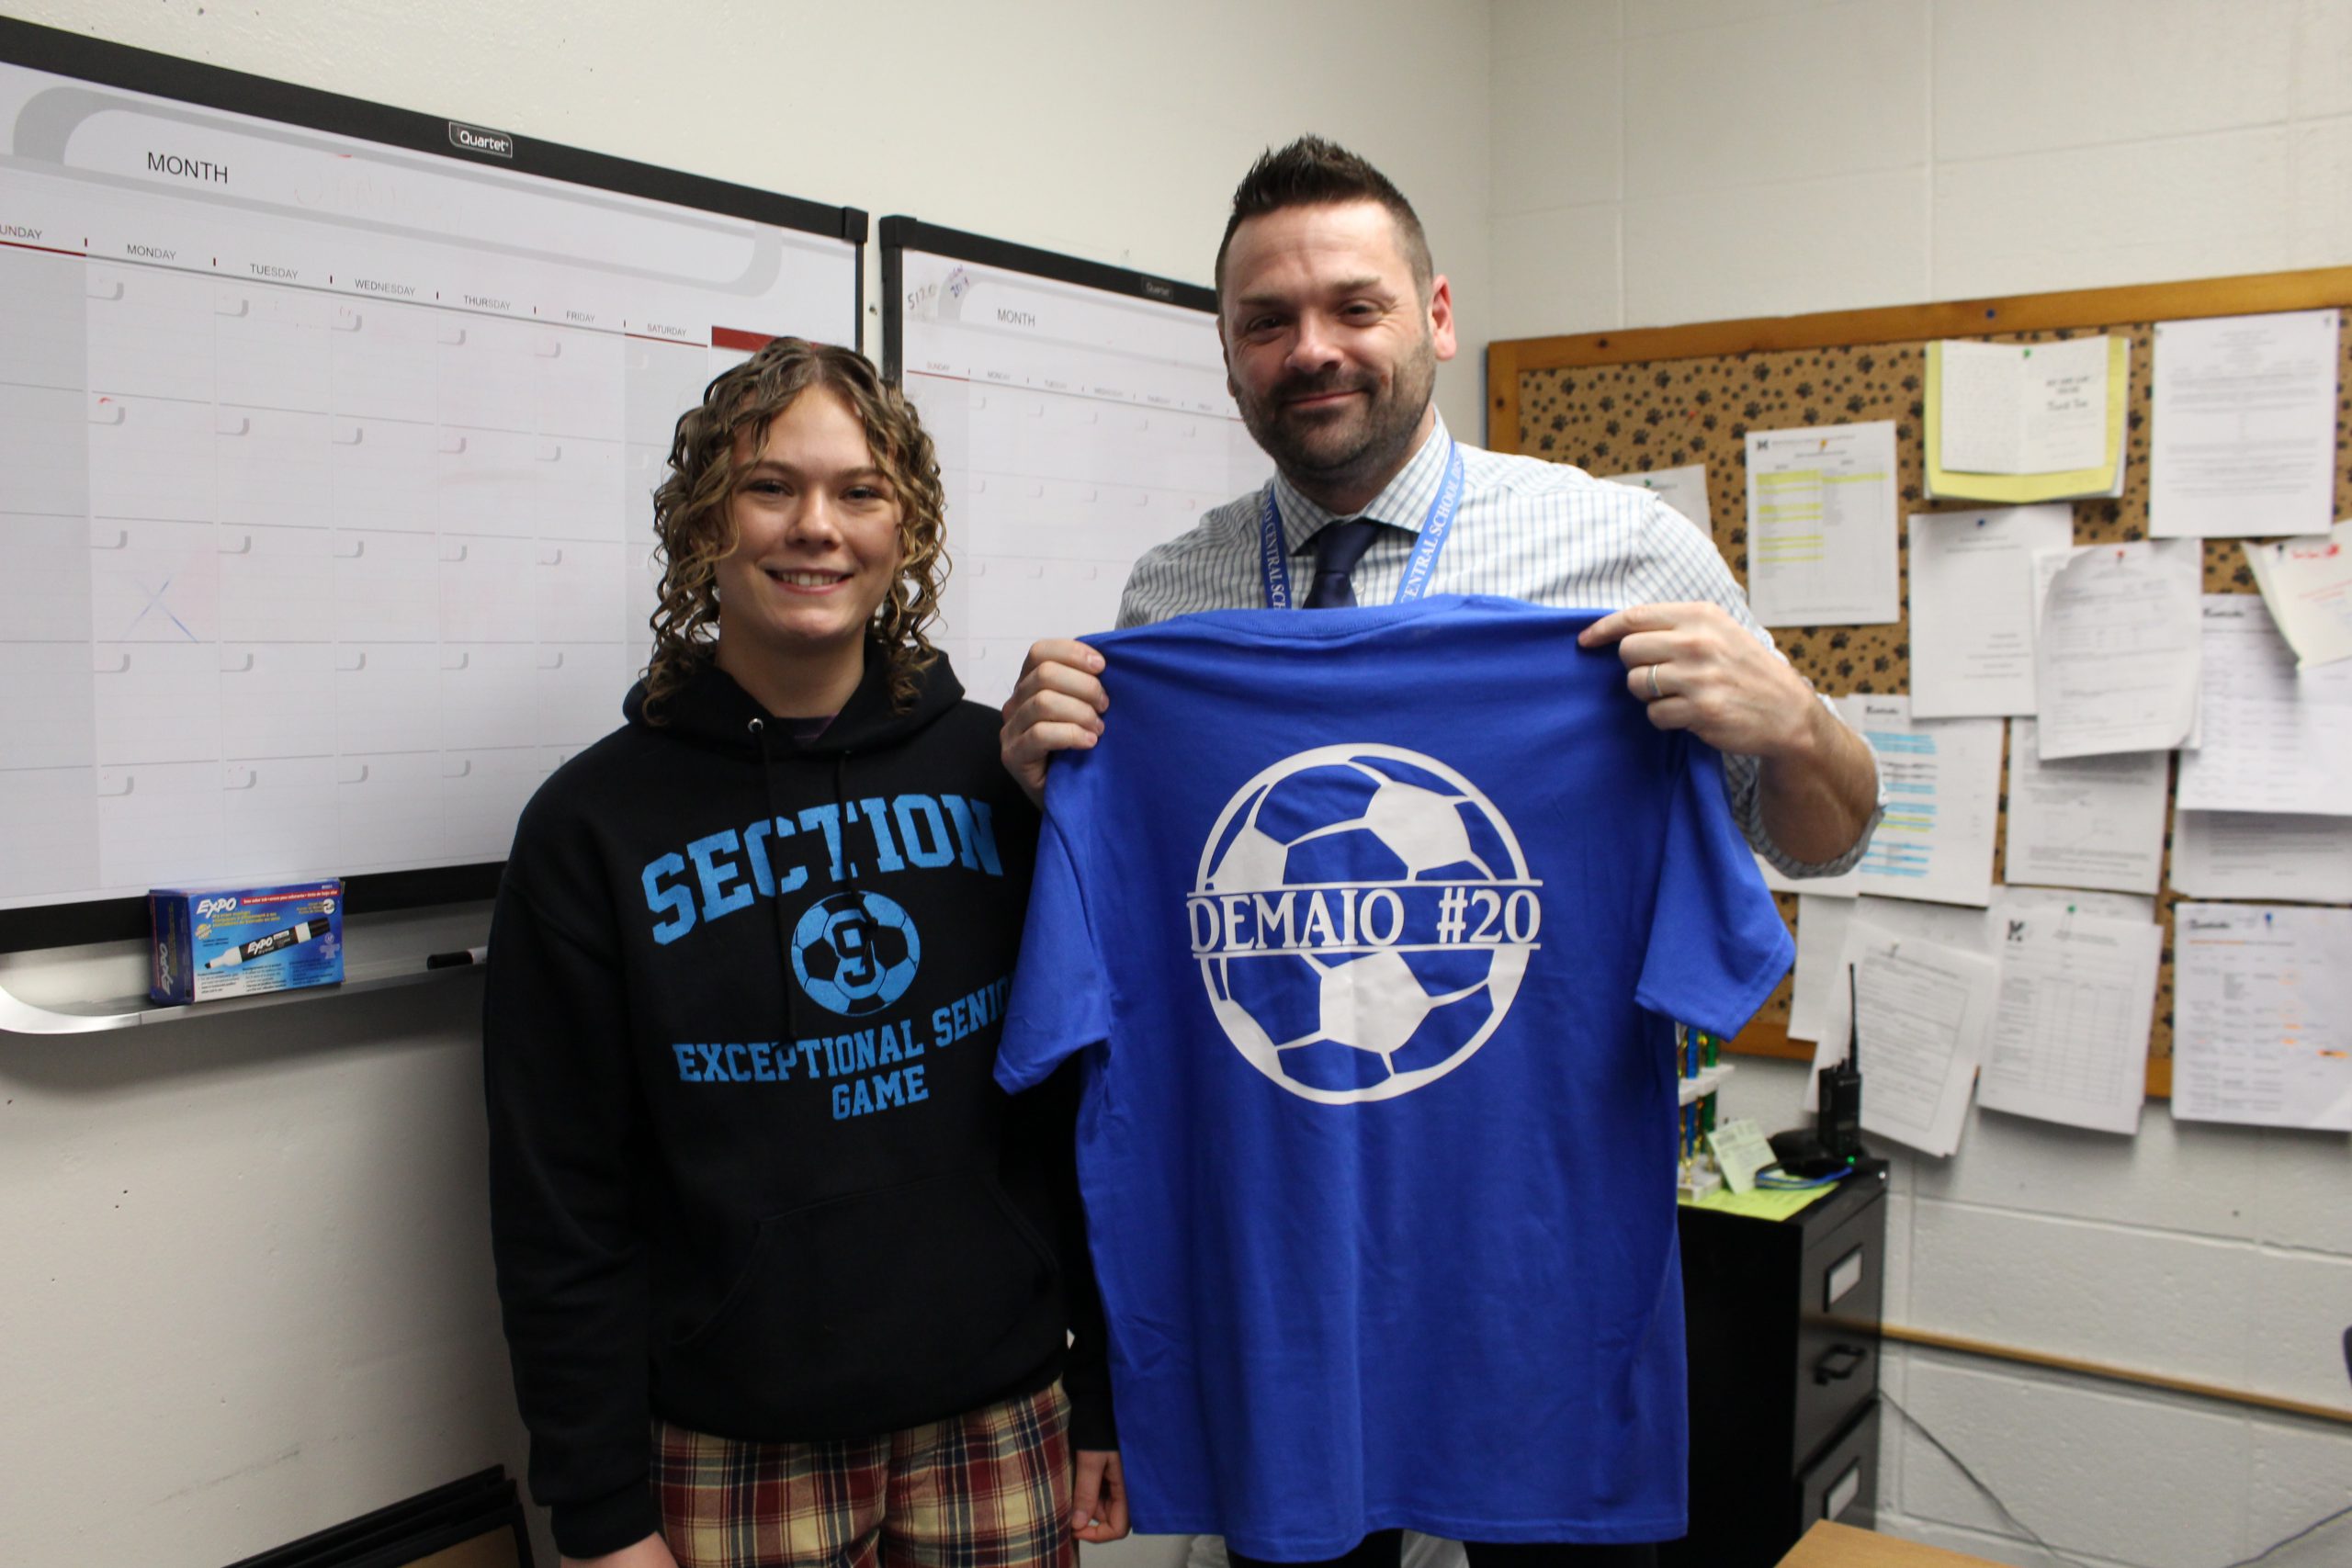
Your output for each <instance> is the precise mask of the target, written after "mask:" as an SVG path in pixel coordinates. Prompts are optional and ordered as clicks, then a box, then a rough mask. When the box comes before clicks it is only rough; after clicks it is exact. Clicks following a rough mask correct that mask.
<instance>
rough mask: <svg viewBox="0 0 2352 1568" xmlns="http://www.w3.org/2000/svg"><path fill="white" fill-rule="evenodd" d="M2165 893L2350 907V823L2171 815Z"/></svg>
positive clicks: (2238, 814) (2250, 814)
mask: <svg viewBox="0 0 2352 1568" xmlns="http://www.w3.org/2000/svg"><path fill="white" fill-rule="evenodd" d="M2172 886H2173V891H2174V892H2176V893H2185V894H2188V896H2189V897H2192V898H2260V899H2271V898H2283V899H2286V900H2288V901H2290V902H2292V903H2302V904H2352V817H2282V816H2275V815H2272V814H2270V813H2267V812H2259V811H2176V812H2174V813H2173V818H2172Z"/></svg>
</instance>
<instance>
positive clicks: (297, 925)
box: [204, 920, 320, 969]
mask: <svg viewBox="0 0 2352 1568" xmlns="http://www.w3.org/2000/svg"><path fill="white" fill-rule="evenodd" d="M319 929H320V928H317V927H314V926H312V925H311V922H310V921H308V920H297V921H295V922H294V923H293V924H292V925H290V926H287V927H284V928H283V929H281V930H278V931H272V932H270V933H269V934H268V935H267V936H257V937H255V938H254V940H253V941H251V942H244V943H242V944H240V945H239V946H236V947H232V948H231V949H230V950H229V951H228V952H226V953H221V954H220V955H219V956H217V957H214V958H208V959H206V960H205V961H204V966H205V967H206V968H207V969H234V968H235V967H236V966H237V965H238V964H245V963H250V962H251V961H253V960H254V959H256V958H259V957H262V956H263V955H264V954H266V953H276V952H277V950H278V949H279V948H281V947H292V946H294V945H295V944H296V943H297V942H308V941H310V940H311V938H312V937H313V936H315V935H317V934H318V931H319Z"/></svg>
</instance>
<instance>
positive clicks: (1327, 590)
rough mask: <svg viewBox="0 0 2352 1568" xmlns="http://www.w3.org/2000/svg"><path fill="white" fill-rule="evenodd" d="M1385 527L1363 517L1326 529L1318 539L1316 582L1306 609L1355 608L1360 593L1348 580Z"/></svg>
mask: <svg viewBox="0 0 2352 1568" xmlns="http://www.w3.org/2000/svg"><path fill="white" fill-rule="evenodd" d="M1384 526H1385V525H1383V524H1379V523H1374V522H1371V521H1370V520H1368V519H1365V518H1362V517H1357V518H1352V519H1350V520H1349V521H1347V522H1345V523H1326V524H1325V525H1323V527H1322V529H1321V530H1320V531H1319V532H1318V533H1317V534H1316V536H1315V581H1314V582H1313V583H1312V584H1310V585H1309V586H1308V588H1307V590H1306V605H1305V608H1306V609H1309V610H1344V609H1347V608H1349V607H1351V606H1352V605H1353V604H1355V602H1356V591H1355V588H1354V586H1353V585H1352V584H1351V583H1350V582H1349V581H1348V576H1349V574H1350V573H1351V572H1352V571H1354V570H1355V569H1356V562H1358V561H1360V560H1362V559H1363V553H1364V551H1366V550H1368V549H1370V548H1371V547H1372V538H1373V536H1374V535H1375V534H1377V533H1379V532H1380V530H1381V529H1382V528H1383V527H1384Z"/></svg>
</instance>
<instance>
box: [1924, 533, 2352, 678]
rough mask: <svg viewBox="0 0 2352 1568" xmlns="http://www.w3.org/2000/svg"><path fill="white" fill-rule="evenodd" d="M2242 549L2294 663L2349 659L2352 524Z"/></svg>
mask: <svg viewBox="0 0 2352 1568" xmlns="http://www.w3.org/2000/svg"><path fill="white" fill-rule="evenodd" d="M2245 561H2246V565H2247V566H2249V567H2251V568H2252V569H2253V570H2254V585H2255V586H2256V588H2259V589H2261V590H2262V602H2263V603H2264V604H2267V605H2269V606H2270V618H2271V619H2272V620H2274V621H2276V622H2278V632H2279V635H2280V636H2282V637H2285V638H2286V639H2287V645H2288V646H2289V647H2290V648H2292V649H2294V650H2295V658H2296V660H2298V661H2299V662H2300V663H2301V664H2303V665H2304V666H2305V667H2309V666H2311V665H2313V664H2333V663H2335V661H2336V660H2339V659H2352V523H2338V524H2337V525H2335V527H2333V528H2330V529H2329V530H2328V531H2327V533H2326V535H2325V536H2323V537H2320V538H2316V539H2281V540H2279V541H2278V543H2277V544H2271V545H2255V544H2249V545H2247V546H2245ZM1913 614H1914V615H1915V616H1916V615H1917V611H1916V610H1915V611H1914V612H1913Z"/></svg>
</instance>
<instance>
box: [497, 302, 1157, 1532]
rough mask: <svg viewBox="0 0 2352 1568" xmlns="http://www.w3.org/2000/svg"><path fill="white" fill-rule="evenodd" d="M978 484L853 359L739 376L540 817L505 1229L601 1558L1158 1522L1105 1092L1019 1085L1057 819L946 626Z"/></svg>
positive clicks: (545, 1444)
mask: <svg viewBox="0 0 2352 1568" xmlns="http://www.w3.org/2000/svg"><path fill="white" fill-rule="evenodd" d="M942 509H943V502H942V492H941V488H940V482H939V470H938V464H937V461H936V459H935V458H934V457H933V451H932V445H931V441H930V439H929V437H928V436H926V435H925V434H923V431H922V426H921V425H920V423H917V421H916V418H915V414H914V411H913V410H912V408H911V407H910V405H909V404H908V403H907V402H906V401H905V400H904V399H902V398H901V397H900V396H899V393H898V392H897V391H896V390H895V389H892V388H889V387H888V386H886V385H884V384H883V383H882V382H881V380H880V379H879V378H877V377H876V375H875V373H874V370H873V367H871V366H869V365H868V364H866V362H865V360H863V359H861V358H860V357H858V356H857V355H855V354H853V353H851V352H849V351H848V350H846V349H841V348H832V347H826V346H822V345H818V344H808V343H804V342H801V341H799V340H797V339H791V338H786V339H779V340H777V341H775V342H774V343H772V344H768V345H767V346H766V347H765V348H763V349H762V350H761V351H760V352H759V353H758V354H757V355H754V356H753V357H752V359H751V360H750V361H749V362H748V363H746V364H744V365H741V366H739V367H736V368H734V369H731V370H729V371H727V372H726V373H725V374H723V375H721V376H719V377H718V378H717V379H716V380H714V381H712V382H711V384H710V387H709V389H708V391H707V394H706V395H705V397H704V399H703V401H702V403H701V405H700V406H699V407H697V408H695V409H692V410H690V411H688V412H686V414H685V415H684V417H683V418H681V419H680V420H679V422H678V427H677V435H676V439H675V442H674V443H673V446H672V449H671V454H670V473H669V476H668V478H667V479H666V480H665V482H664V483H663V484H662V487H661V489H660V491H658V493H657V494H656V496H655V498H654V515H655V521H656V526H657V528H658V530H659V533H660V536H661V545H662V552H663V556H664V570H663V574H662V588H661V603H660V606H659V608H658V609H657V610H656V611H655V614H654V616H653V630H654V638H655V646H654V650H653V655H652V660H651V662H650V668H649V669H648V671H647V673H646V677H645V679H644V680H643V681H642V682H639V685H638V686H637V688H636V689H635V690H634V691H632V692H631V693H630V694H629V696H628V703H627V704H626V705H625V708H624V713H625V716H626V717H627V720H628V722H627V723H626V725H625V726H624V727H623V728H621V729H619V730H618V731H616V732H615V733H614V734H612V735H610V736H607V737H606V738H605V739H603V740H601V741H599V742H597V743H596V744H595V745H594V746H592V747H590V748H589V749H588V750H585V751H583V752H582V753H581V754H580V755H579V756H577V757H575V758H573V759H572V760H571V761H568V762H566V763H565V764H564V765H563V766H562V767H560V768H559V769H558V770H557V771H556V772H555V773H554V774H553V775H552V776H551V777H550V778H549V779H548V781H547V783H546V784H544V785H543V786H542V787H541V788H540V790H539V792H538V793H537V795H535V796H534V797H533V798H532V801H531V803H530V805H529V807H527V808H526V810H525V812H524V814H523V818H522V821H521V824H520V826H519V828H518V829H517V831H516V835H515V848H514V852H513V856H512V858H511V859H510V860H509V861H508V863H507V866H506V873H505V877H504V881H503V885H502V887H501V890H500V894H499V899H498V911H497V916H496V919H495V923H494V924H493V926H492V936H491V945H492V950H493V953H494V955H495V956H494V959H493V961H492V964H491V965H490V973H489V981H488V986H489V988H488V997H487V1001H486V1004H485V1013H484V1021H483V1043H484V1055H485V1063H486V1080H487V1089H488V1096H489V1105H490V1126H491V1179H492V1182H491V1217H492V1235H493V1245H494V1247H495V1251H496V1256H497V1263H498V1286H499V1294H500V1297H501V1300H502V1303H503V1309H504V1316H505V1326H506V1335H507V1342H508V1346H509V1348H510V1350H511V1352H512V1356H513V1361H514V1368H515V1389H516V1393H517V1396H518V1399H519V1402H520V1404H521V1407H522V1411H523V1416H524V1420H525V1423H526V1426H527V1427H529V1429H530V1434H531V1485H532V1490H533V1492H534V1494H535V1495H537V1498H538V1500H539V1501H540V1502H541V1503H542V1504H544V1505H546V1506H548V1508H550V1509H551V1510H552V1513H553V1520H554V1527H555V1537H556V1543H557V1546H558V1547H559V1549H560V1551H561V1552H562V1553H563V1555H564V1561H565V1562H567V1563H573V1562H580V1563H593V1564H595V1565H597V1568H607V1565H610V1568H673V1564H676V1565H684V1568H769V1565H781V1564H786V1563H816V1562H827V1563H847V1564H856V1565H858V1568H867V1565H871V1564H875V1563H877V1562H878V1563H881V1564H886V1565H887V1564H899V1563H906V1564H914V1563H919V1562H920V1563H941V1562H952V1563H955V1564H956V1565H957V1568H1026V1565H1029V1564H1038V1565H1043V1568H1070V1565H1071V1564H1073V1563H1074V1562H1075V1560H1076V1546H1075V1541H1076V1540H1115V1539H1117V1537H1118V1536H1120V1535H1123V1534H1125V1528H1126V1527H1125V1500H1124V1495H1123V1490H1122V1488H1121V1485H1120V1479H1119V1471H1118V1460H1117V1455H1116V1454H1115V1452H1114V1451H1112V1450H1113V1448H1114V1441H1113V1438H1112V1432H1111V1425H1110V1411H1109V1401H1108V1396H1107V1379H1106V1377H1105V1376H1104V1373H1103V1363H1102V1352H1101V1345H1102V1335H1101V1333H1100V1331H1099V1327H1098V1326H1096V1325H1097V1324H1098V1323H1099V1319H1098V1318H1097V1317H1096V1316H1095V1314H1096V1312H1097V1311H1098V1310H1099V1309H1097V1308H1095V1307H1094V1306H1093V1286H1092V1280H1091V1273H1090V1271H1089V1270H1088V1269H1087V1268H1086V1266H1085V1250H1084V1245H1083V1240H1082V1233H1081V1229H1080V1224H1079V1221H1078V1216H1077V1209H1076V1201H1075V1196H1074V1189H1073V1186H1072V1179H1071V1176H1070V1173H1069V1157H1070V1156H1069V1149H1070V1138H1071V1134H1070V1116H1071V1114H1072V1104H1073V1100H1072V1097H1070V1096H1069V1095H1068V1094H1066V1093H1059V1092H1057V1091H1056V1086H1048V1088H1047V1089H1043V1090H1040V1091H1038V1092H1036V1093H1033V1094H1030V1095H1025V1096H1023V1097H1021V1098H1020V1099H1019V1100H1011V1099H1008V1098H1007V1097H1006V1096H1005V1095H1004V1094H1003V1093H1001V1091H1000V1090H999V1089H997V1088H996V1087H995V1085H994V1083H993V1082H992V1081H991V1078H990V1068H991V1067H992V1066H993V1064H994V1058H995V1055H996V1044H997V1034H998V1027H999V1019H1000V1017H1001V1011H1002V1005H1003V999H1004V995H1005V989H1006V985H1007V981H1008V977H1009V976H1010V975H1011V973H1012V961H1013V953H1014V947H1015V945H1016V943H1017V942H1018V940H1019V933H1020V931H1021V923H1022V916H1023V908H1024V905H1025V902H1026V898H1027V894H1028V881H1029V872H1030V866H1031V863H1032V860H1033V858H1034V853H1035V839H1036V818H1035V811H1034V810H1033V809H1032V807H1030V805H1029V803H1028V801H1027V800H1026V799H1025V798H1024V797H1023V795H1022V793H1021V790H1020V788H1019V787H1018V786H1017V785H1016V784H1014V783H1013V782H1012V779H1011V778H1010V777H1008V776H1007V775H1006V773H1004V771H1003V769H1002V767H1001V765H1000V763H999V761H998V755H997V716H996V715H995V714H994V713H992V712H991V711H990V710H989V709H986V708H983V707H981V706H979V705H977V704H973V703H967V702H965V701H963V700H962V699H963V688H962V687H961V686H960V685H958V684H957V682H956V677H955V675H954V673H953V672H952V671H950V669H949V668H948V665H947V661H946V660H944V659H943V658H942V657H940V655H939V654H938V653H937V651H936V650H934V649H933V648H932V647H931V645H930V643H929V641H928V640H927V639H926V637H925V635H924V633H925V628H926V626H928V625H929V623H930V622H931V621H932V619H933V616H934V614H935V610H936V606H937V603H938V596H939V586H940V582H941V580H942V578H943V577H944V574H945V571H946V559H945V557H944V554H943V552H942V547H941V546H942V539H941V536H942V516H941V513H942ZM1073 1326H1075V1327H1076V1328H1077V1330H1078V1335H1079V1340H1080V1344H1079V1348H1078V1350H1077V1351H1075V1352H1071V1351H1069V1350H1067V1349H1066V1347H1067V1346H1068V1344H1069V1334H1068V1332H1067V1331H1068V1330H1069V1329H1070V1328H1071V1327H1073ZM1065 1384H1066V1385H1067V1388H1068V1393H1067V1394H1065V1392H1064V1388H1065ZM1073 1450H1076V1458H1075V1470H1076V1479H1075V1482H1074V1480H1073Z"/></svg>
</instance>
